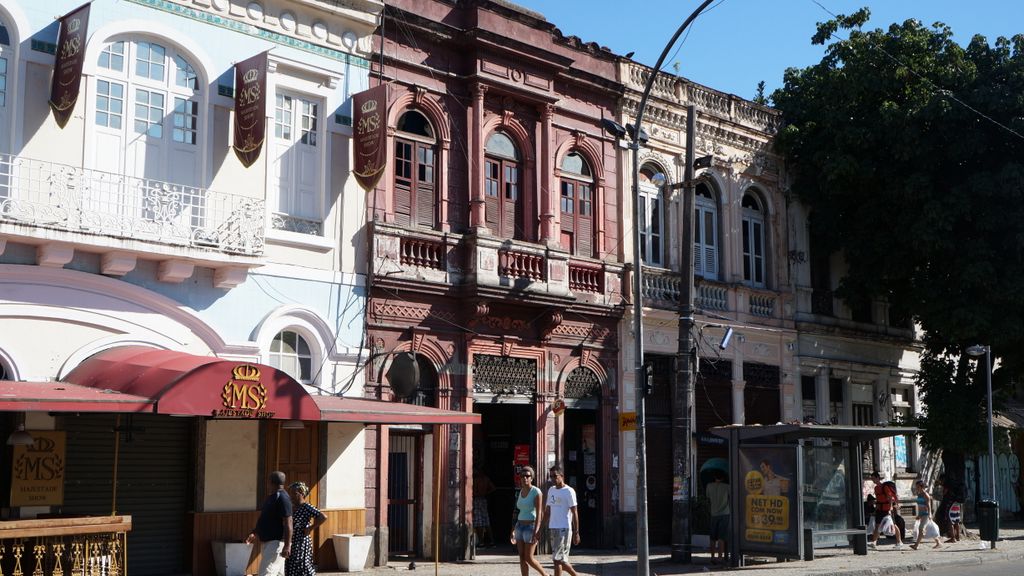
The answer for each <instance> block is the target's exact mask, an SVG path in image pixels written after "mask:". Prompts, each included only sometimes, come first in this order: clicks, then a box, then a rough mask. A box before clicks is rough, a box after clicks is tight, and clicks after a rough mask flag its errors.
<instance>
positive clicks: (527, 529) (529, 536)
mask: <svg viewBox="0 0 1024 576" xmlns="http://www.w3.org/2000/svg"><path fill="white" fill-rule="evenodd" d="M516 542H525V543H526V544H532V543H533V522H530V523H529V524H527V523H525V522H516Z"/></svg>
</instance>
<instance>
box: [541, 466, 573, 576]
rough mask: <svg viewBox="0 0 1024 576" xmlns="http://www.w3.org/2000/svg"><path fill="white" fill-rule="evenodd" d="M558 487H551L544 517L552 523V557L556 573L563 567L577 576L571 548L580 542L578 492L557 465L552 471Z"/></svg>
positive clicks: (549, 528)
mask: <svg viewBox="0 0 1024 576" xmlns="http://www.w3.org/2000/svg"><path fill="white" fill-rule="evenodd" d="M549 472H550V474H551V481H552V482H553V483H554V486H552V487H551V488H549V489H548V498H547V500H546V501H545V505H544V519H545V520H546V521H547V522H548V537H549V539H550V540H551V559H552V560H553V561H554V562H555V576H562V570H565V571H566V572H568V573H569V574H570V575H571V576H577V574H576V570H575V569H574V568H573V567H572V564H570V563H569V549H570V548H571V547H572V546H571V545H572V544H579V543H580V515H579V513H578V511H577V509H576V491H575V490H573V488H572V486H569V485H568V484H566V483H565V471H563V470H562V467H561V466H559V465H557V464H555V465H554V466H552V467H551V470H550V471H549Z"/></svg>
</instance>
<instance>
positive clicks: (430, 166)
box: [395, 110, 437, 228]
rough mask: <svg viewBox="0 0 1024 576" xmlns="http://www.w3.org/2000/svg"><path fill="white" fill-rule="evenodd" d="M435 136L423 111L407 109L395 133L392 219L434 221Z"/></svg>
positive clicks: (410, 222)
mask: <svg viewBox="0 0 1024 576" xmlns="http://www.w3.org/2000/svg"><path fill="white" fill-rule="evenodd" d="M436 150H437V138H436V137H435V136H434V128H433V127H432V126H431V125H430V122H428V121H427V119H426V117H424V116H423V114H420V113H419V112H417V111H415V110H410V111H408V112H406V113H404V114H402V117H401V118H399V119H398V126H397V131H396V134H395V222H397V223H398V224H399V225H401V226H422V227H426V228H433V227H434V224H435V222H436V221H437V216H436V213H435V207H436V206H437V186H436V176H435V175H436V169H437V166H436V162H437V153H436Z"/></svg>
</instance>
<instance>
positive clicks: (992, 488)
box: [967, 344, 997, 548]
mask: <svg viewBox="0 0 1024 576" xmlns="http://www.w3.org/2000/svg"><path fill="white" fill-rule="evenodd" d="M967 353H968V354H969V355H971V356H974V357H979V356H981V355H982V354H984V355H985V404H986V408H987V409H988V466H989V468H988V477H989V494H990V498H992V501H993V502H995V501H996V500H997V499H996V448H995V439H994V437H993V435H992V347H991V346H987V345H986V346H982V345H980V344H975V345H974V346H968V347H967ZM995 547H996V543H995V540H993V541H992V548H995Z"/></svg>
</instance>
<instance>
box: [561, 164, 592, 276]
mask: <svg viewBox="0 0 1024 576" xmlns="http://www.w3.org/2000/svg"><path fill="white" fill-rule="evenodd" d="M560 176H561V202H560V206H561V231H562V247H563V248H565V249H566V250H568V251H569V252H570V253H572V254H577V255H579V256H585V257H587V258H591V257H593V256H594V196H593V194H594V191H593V176H592V174H591V171H590V165H589V164H587V161H586V160H585V159H584V158H583V156H582V155H580V154H579V153H578V152H570V153H568V154H566V155H565V159H564V160H562V166H561V173H560Z"/></svg>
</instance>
